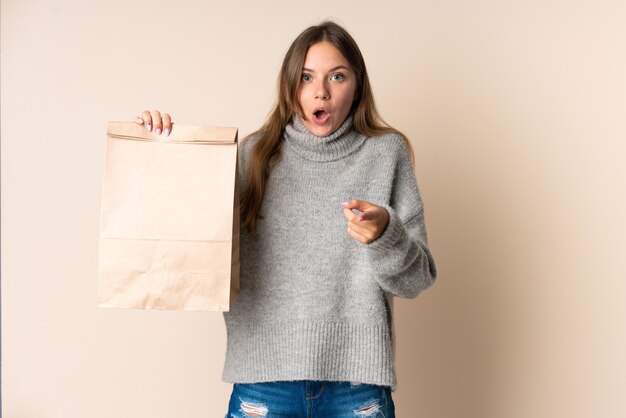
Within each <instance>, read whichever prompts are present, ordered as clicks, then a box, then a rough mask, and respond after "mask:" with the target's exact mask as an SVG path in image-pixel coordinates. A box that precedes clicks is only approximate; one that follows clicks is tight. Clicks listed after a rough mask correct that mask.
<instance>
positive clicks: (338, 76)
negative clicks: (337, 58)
mask: <svg viewBox="0 0 626 418" xmlns="http://www.w3.org/2000/svg"><path fill="white" fill-rule="evenodd" d="M330 79H331V80H334V81H343V80H345V77H344V76H343V74H341V73H336V74H333V75H332V76H331V77H330Z"/></svg>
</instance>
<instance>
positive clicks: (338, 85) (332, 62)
mask: <svg viewBox="0 0 626 418" xmlns="http://www.w3.org/2000/svg"><path fill="white" fill-rule="evenodd" d="M356 86H357V82H356V75H355V74H354V71H353V70H352V68H351V67H350V64H348V61H346V59H345V58H344V56H343V55H342V54H341V52H339V50H338V49H337V48H335V46H334V45H333V44H331V43H329V42H326V41H323V42H319V43H316V44H314V45H311V47H310V48H309V50H308V51H307V54H306V57H305V58H304V68H303V69H302V78H301V80H300V86H299V90H298V103H299V104H300V108H301V109H302V112H303V122H304V126H306V128H307V129H308V130H309V131H310V132H311V133H312V134H313V135H316V136H328V135H330V134H331V133H333V132H334V131H335V130H336V129H337V128H338V127H339V126H341V124H342V123H343V121H344V120H345V119H346V117H347V116H348V114H349V113H350V109H351V108H352V102H353V101H354V96H355V93H356Z"/></svg>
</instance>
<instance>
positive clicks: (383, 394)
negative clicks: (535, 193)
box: [136, 22, 436, 418]
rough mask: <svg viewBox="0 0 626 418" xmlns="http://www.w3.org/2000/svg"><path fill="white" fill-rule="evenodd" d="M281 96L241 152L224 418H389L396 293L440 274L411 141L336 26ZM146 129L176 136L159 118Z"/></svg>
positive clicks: (284, 83) (289, 66)
mask: <svg viewBox="0 0 626 418" xmlns="http://www.w3.org/2000/svg"><path fill="white" fill-rule="evenodd" d="M278 90H279V91H278V103H277V105H276V107H275V109H274V110H273V112H272V113H271V115H270V116H269V118H268V120H267V121H266V122H265V124H264V125H263V126H262V127H261V128H260V129H259V130H258V131H256V132H255V133H253V134H251V135H250V136H249V137H248V138H246V139H245V140H244V141H243V142H242V145H241V149H240V156H241V169H242V193H241V206H242V210H241V216H242V233H241V248H240V251H241V273H240V275H241V277H240V280H241V293H240V296H239V298H238V299H237V301H236V302H235V304H234V306H233V307H232V310H231V311H230V312H227V313H225V314H224V318H225V321H226V326H227V333H228V343H227V352H226V362H225V366H224V373H223V379H224V380H225V381H226V382H231V383H234V387H233V392H232V395H231V399H230V403H229V411H228V414H227V416H228V417H250V416H252V417H324V418H332V417H353V416H357V417H378V416H380V417H386V418H389V417H393V416H394V405H393V401H392V399H391V391H392V390H394V389H395V386H396V376H395V371H394V338H393V322H392V302H393V298H394V297H395V296H399V297H405V298H411V297H415V296H417V294H418V293H419V292H420V291H421V290H423V289H426V288H427V287H429V286H430V285H432V283H433V282H434V280H435V277H436V270H435V264H434V261H433V258H432V256H431V253H430V251H429V249H428V246H427V239H426V229H425V226H424V210H423V205H422V200H421V197H420V193H419V190H418V186H417V183H416V180H415V175H414V171H413V166H412V155H411V147H410V146H409V143H408V141H407V139H406V138H405V137H404V135H402V134H401V133H400V132H398V131H397V130H395V129H393V128H391V127H389V126H388V125H386V124H385V123H384V122H383V121H382V119H381V118H380V116H379V114H378V112H377V111H376V108H375V106H374V99H373V96H372V90H371V87H370V84H369V80H368V76H367V71H366V69H365V63H364V61H363V57H362V55H361V52H360V51H359V48H358V46H357V45H356V43H355V41H354V40H353V39H352V37H351V36H350V35H349V34H348V33H347V32H346V31H345V29H343V28H342V27H340V26H339V25H337V24H335V23H332V22H325V23H322V24H321V25H318V26H313V27H310V28H308V29H306V30H305V31H304V32H302V33H301V34H300V35H299V36H298V37H297V38H296V40H295V41H294V42H293V44H292V45H291V47H290V48H289V50H288V51H287V54H286V56H285V59H284V61H283V65H282V68H281V71H280V75H279V87H278ZM136 122H137V123H139V124H144V125H145V126H146V127H147V129H148V130H151V129H153V128H154V129H155V131H156V132H157V133H159V134H161V133H162V132H163V134H164V135H168V134H169V132H171V130H172V129H175V128H173V126H174V125H173V124H172V122H171V118H170V117H169V115H167V114H164V115H161V114H160V113H159V112H158V111H152V112H148V111H144V112H143V114H142V115H141V116H140V117H137V119H136ZM162 130H163V131H162Z"/></svg>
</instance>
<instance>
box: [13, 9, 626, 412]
mask: <svg viewBox="0 0 626 418" xmlns="http://www.w3.org/2000/svg"><path fill="white" fill-rule="evenodd" d="M1 7H2V9H1V12H2V21H1V24H2V33H1V36H2V41H1V59H2V70H1V71H2V72H1V76H2V78H1V82H2V103H1V112H2V113H1V116H2V131H1V134H2V150H1V151H2V212H1V214H2V283H1V285H2V396H3V407H2V410H3V416H4V417H7V418H86V417H88V418H105V417H106V418H109V417H116V418H143V417H146V418H147V417H150V418H179V417H185V418H201V417H220V416H223V414H224V412H225V408H226V402H227V397H228V394H229V391H230V386H229V385H227V384H224V383H221V382H220V373H221V368H222V360H223V355H224V350H225V333H224V326H223V323H222V318H221V315H219V314H210V313H177V312H154V311H138V310H137V311H134V310H102V309H98V308H96V307H95V289H96V287H95V286H96V268H97V238H98V218H99V205H100V193H101V181H102V174H103V162H104V161H103V158H104V150H105V148H104V146H105V138H104V131H105V125H106V122H107V121H108V120H131V119H132V117H134V116H135V115H136V114H137V113H138V112H139V111H141V110H142V109H144V108H157V109H162V110H166V111H169V112H170V113H171V114H172V115H173V117H174V120H175V121H177V122H179V123H181V124H217V125H226V126H238V127H239V128H240V133H241V134H242V135H245V134H246V133H249V132H251V131H252V130H253V129H254V128H256V127H257V126H259V124H260V123H261V122H262V121H263V119H264V117H265V116H266V114H267V112H268V111H269V108H270V105H271V103H272V102H273V98H274V87H275V78H276V74H277V71H278V68H279V65H280V60H281V59H282V56H283V54H284V52H285V51H286V48H287V47H288V45H289V43H290V42H291V40H292V39H293V38H294V37H295V36H296V35H297V34H298V33H299V32H300V31H301V30H302V29H304V28H305V27H306V26H308V25H310V24H314V23H317V22H318V21H319V20H321V19H323V18H327V17H330V18H335V19H336V20H337V21H338V22H340V23H343V24H344V25H345V26H346V27H347V28H348V29H349V30H350V31H351V32H352V34H353V35H354V37H355V38H356V39H357V41H358V42H359V44H360V46H361V48H362V50H363V53H364V55H365V58H366V61H367V63H368V65H369V69H370V73H371V78H372V82H373V86H374V90H375V93H376V97H377V100H378V104H379V107H380V109H381V111H382V113H383V115H384V116H385V117H386V119H387V120H388V121H389V122H390V123H391V124H393V125H394V126H396V127H397V128H399V129H401V130H403V131H404V132H405V133H407V134H408V135H409V136H410V138H411V140H412V141H413V144H414V147H415V150H416V154H417V155H416V162H417V165H416V167H417V168H416V171H417V176H418V180H419V182H420V186H421V188H422V192H423V195H424V200H425V203H426V216H427V224H428V228H429V234H430V242H431V246H432V250H433V252H434V254H435V257H436V260H437V261H438V267H439V274H440V276H439V282H438V283H437V284H436V286H435V287H434V288H432V289H430V290H428V291H427V292H425V293H423V294H422V295H420V297H419V298H418V299H417V300H410V301H404V300H402V301H398V303H397V308H396V321H397V333H398V351H397V366H398V371H399V381H400V387H399V390H398V391H397V392H396V394H395V399H396V402H397V410H398V416H400V417H405V418H410V417H429V418H458V417H464V418H528V417H533V418H554V417H567V418H582V417H603V418H624V417H625V416H626V401H624V397H623V395H624V393H626V359H625V353H626V304H625V303H624V295H625V294H626V280H625V279H626V274H625V273H626V271H625V270H626V269H625V268H624V255H623V251H624V249H625V248H626V242H625V238H624V237H625V232H626V231H625V229H626V228H625V223H626V222H625V221H624V217H625V216H624V213H625V212H626V198H625V195H626V193H625V192H626V187H625V186H626V180H625V179H626V170H625V169H624V155H625V152H626V145H625V139H626V126H625V121H626V117H625V116H626V82H625V76H624V75H625V74H626V26H625V25H624V22H625V21H626V3H624V2H623V1H621V0H616V1H609V0H600V1H591V0H587V1H584V0H573V1H571V0H561V1H556V0H547V1H513V0H511V1H496V2H494V1H487V0H477V1H471V2H468V1H451V0H438V1H434V0H432V1H431V0H428V1H424V0H418V1H403V2H395V1H387V2H378V3H374V2H371V3H364V2H363V1H356V0H351V1H343V2H337V1H325V0H320V1H316V2H294V1H269V2H268V1H265V2H252V1H250V2H242V1H233V2H211V1H203V2H199V1H193V0H180V1H176V2H165V1H147V0H143V1H130V2H129V1H122V0H109V1H106V2H105V1H101V2H88V1H79V0H45V1H44V0H39V1H37V0H4V1H3V2H2V6H1Z"/></svg>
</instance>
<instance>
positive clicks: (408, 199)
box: [365, 145, 437, 298]
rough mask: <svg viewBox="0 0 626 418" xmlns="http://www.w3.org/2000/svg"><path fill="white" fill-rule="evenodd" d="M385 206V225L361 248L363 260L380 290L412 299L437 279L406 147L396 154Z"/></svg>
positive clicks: (421, 205) (417, 190) (421, 207)
mask: <svg viewBox="0 0 626 418" xmlns="http://www.w3.org/2000/svg"><path fill="white" fill-rule="evenodd" d="M396 155H397V160H396V167H395V173H394V180H393V187H392V190H391V196H390V200H389V204H379V205H380V206H382V207H384V208H385V209H386V210H387V212H389V224H388V225H387V228H386V229H385V231H384V232H383V234H382V235H381V236H380V237H378V238H377V239H376V240H374V241H372V242H370V243H369V244H365V246H366V248H367V250H368V251H367V258H368V260H369V261H370V263H371V264H372V266H373V268H374V270H375V271H376V273H377V277H376V278H377V281H378V283H379V285H380V287H381V288H382V289H383V290H384V291H385V292H388V293H390V294H392V295H395V296H399V297H404V298H413V297H416V296H417V295H418V294H419V293H420V292H421V291H422V290H424V289H426V288H428V287H430V286H431V285H432V284H433V283H434V281H435V278H436V276H437V270H436V267H435V262H434V259H433V257H432V254H431V252H430V250H429V248H428V240H427V234H426V226H425V223H424V206H423V204H422V199H421V195H420V192H419V188H418V185H417V180H416V179H415V173H414V171H413V165H412V163H411V161H410V158H409V155H408V150H407V149H406V146H404V145H402V146H401V147H399V148H398V152H397V153H396Z"/></svg>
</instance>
